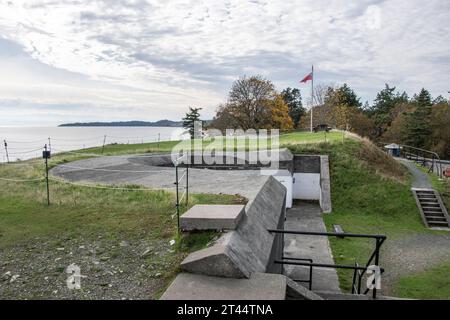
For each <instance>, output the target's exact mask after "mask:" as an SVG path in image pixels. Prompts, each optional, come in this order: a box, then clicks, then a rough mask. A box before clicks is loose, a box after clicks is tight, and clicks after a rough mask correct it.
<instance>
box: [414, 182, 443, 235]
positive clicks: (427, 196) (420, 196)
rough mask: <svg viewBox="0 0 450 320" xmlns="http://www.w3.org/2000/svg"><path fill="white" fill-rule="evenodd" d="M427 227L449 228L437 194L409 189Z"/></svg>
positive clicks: (429, 190) (430, 190)
mask: <svg viewBox="0 0 450 320" xmlns="http://www.w3.org/2000/svg"><path fill="white" fill-rule="evenodd" d="M411 190H412V192H413V194H414V197H415V199H416V203H417V206H418V207H419V210H420V214H421V215H422V220H423V222H424V224H425V225H426V226H427V227H430V228H435V227H444V228H445V227H450V218H449V217H448V213H447V210H446V208H445V206H444V204H443V202H442V200H441V197H440V195H439V193H438V192H436V191H434V190H433V189H426V190H424V189H415V188H412V189H411Z"/></svg>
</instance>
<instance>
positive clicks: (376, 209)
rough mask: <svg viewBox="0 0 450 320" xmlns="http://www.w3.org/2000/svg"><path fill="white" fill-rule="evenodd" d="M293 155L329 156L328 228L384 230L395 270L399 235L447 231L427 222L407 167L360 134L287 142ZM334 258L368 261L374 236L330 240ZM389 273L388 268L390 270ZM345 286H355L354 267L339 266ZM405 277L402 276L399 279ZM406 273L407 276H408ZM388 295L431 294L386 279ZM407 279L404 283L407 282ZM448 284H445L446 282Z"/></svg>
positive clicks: (387, 260)
mask: <svg viewBox="0 0 450 320" xmlns="http://www.w3.org/2000/svg"><path fill="white" fill-rule="evenodd" d="M289 148H290V149H291V150H292V151H293V152H294V153H300V154H301V153H304V154H328V155H329V156H330V174H331V190H332V194H331V197H332V204H333V212H332V214H325V215H324V220H325V223H326V226H327V229H328V230H329V231H330V232H332V231H333V224H339V225H341V226H342V228H343V230H344V231H345V232H350V233H367V234H385V235H387V236H388V240H387V242H386V243H385V245H383V248H384V251H382V255H381V263H382V266H384V267H387V268H390V269H391V271H393V270H396V269H397V267H398V265H397V263H401V262H400V261H395V257H392V256H391V255H383V253H384V252H387V251H389V249H390V248H389V246H391V245H393V241H394V240H396V239H403V238H406V237H409V236H413V235H416V234H422V233H425V234H430V235H431V236H433V235H435V234H443V232H439V231H430V230H428V229H426V228H425V227H424V226H423V223H422V221H421V218H420V214H419V212H418V209H417V207H416V204H415V200H414V198H413V196H412V193H411V191H410V183H411V178H410V175H409V173H408V172H407V170H406V169H405V167H404V166H402V165H401V164H399V163H397V162H396V161H395V160H394V159H392V158H391V157H389V156H387V155H386V154H385V153H384V152H383V151H381V150H380V149H378V148H377V147H376V146H375V145H373V144H372V143H371V142H370V141H368V140H365V139H360V138H356V139H355V138H353V139H346V140H345V142H344V143H338V142H336V143H320V144H313V145H297V146H289ZM330 243H331V248H332V253H333V256H334V260H335V262H336V263H338V264H348V265H353V264H354V263H355V262H356V261H357V262H358V263H359V264H365V263H366V262H367V260H368V258H369V255H370V253H371V252H372V250H373V249H374V241H373V240H361V239H336V238H330ZM387 272H389V269H388V271H387ZM338 275H339V279H340V284H341V288H342V289H343V290H345V291H349V290H350V289H351V281H352V271H347V270H342V269H339V270H338ZM401 276H402V275H400V277H401ZM405 276H406V275H405ZM384 280H385V281H384V282H383V286H384V291H383V292H384V293H385V294H398V295H399V296H402V297H413V296H414V297H417V296H420V295H422V296H423V297H427V293H426V292H422V293H421V294H420V293H419V294H418V293H417V291H416V292H415V295H410V292H408V291H407V290H397V289H395V287H396V286H397V281H398V280H399V278H398V277H385V279H384ZM408 283H409V282H406V285H407V284H408ZM443 283H445V282H443Z"/></svg>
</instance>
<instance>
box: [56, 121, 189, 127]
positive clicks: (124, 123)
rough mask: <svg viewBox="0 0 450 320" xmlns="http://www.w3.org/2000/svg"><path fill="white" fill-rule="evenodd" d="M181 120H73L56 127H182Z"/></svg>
mask: <svg viewBox="0 0 450 320" xmlns="http://www.w3.org/2000/svg"><path fill="white" fill-rule="evenodd" d="M182 126H183V122H181V121H172V120H159V121H155V122H148V121H114V122H75V123H64V124H61V125H59V126H58V127H182Z"/></svg>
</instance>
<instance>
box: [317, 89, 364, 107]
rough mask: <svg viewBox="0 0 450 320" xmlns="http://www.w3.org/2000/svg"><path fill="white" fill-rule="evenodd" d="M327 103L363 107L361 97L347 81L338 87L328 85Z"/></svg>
mask: <svg viewBox="0 0 450 320" xmlns="http://www.w3.org/2000/svg"><path fill="white" fill-rule="evenodd" d="M325 103H332V104H334V105H346V106H348V107H355V108H361V101H360V98H358V96H357V95H356V93H355V91H353V89H351V88H350V87H349V86H348V85H347V84H346V83H344V85H342V86H340V87H337V88H333V87H328V91H327V93H326V95H325Z"/></svg>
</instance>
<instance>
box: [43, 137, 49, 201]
mask: <svg viewBox="0 0 450 320" xmlns="http://www.w3.org/2000/svg"><path fill="white" fill-rule="evenodd" d="M43 156H44V159H45V182H46V183H47V205H48V206H49V205H50V188H49V184H48V158H49V157H50V151H48V150H47V145H45V146H44V152H43Z"/></svg>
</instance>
